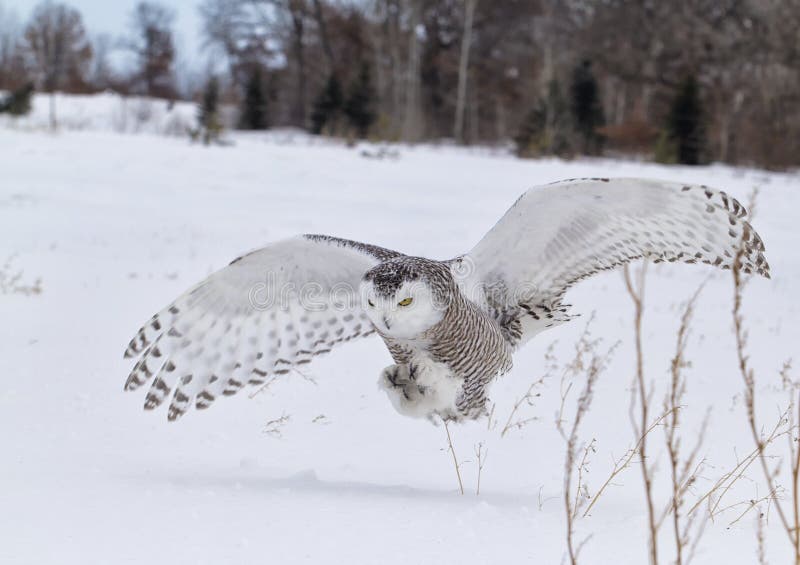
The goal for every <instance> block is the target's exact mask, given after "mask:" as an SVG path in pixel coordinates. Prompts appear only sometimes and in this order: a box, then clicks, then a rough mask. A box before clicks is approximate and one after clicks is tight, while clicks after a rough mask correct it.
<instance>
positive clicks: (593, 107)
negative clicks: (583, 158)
mask: <svg viewBox="0 0 800 565" xmlns="http://www.w3.org/2000/svg"><path fill="white" fill-rule="evenodd" d="M572 118H573V122H574V125H575V131H576V132H577V133H578V134H579V135H580V136H581V137H582V138H583V152H584V153H587V154H597V153H599V152H600V149H601V145H602V137H601V136H600V135H599V134H598V133H597V128H599V127H600V126H602V125H603V123H604V122H605V119H604V117H603V106H602V104H601V101H600V89H599V87H598V85H597V79H595V77H594V72H592V63H591V61H582V62H581V63H580V65H578V66H577V67H576V68H575V71H574V72H573V74H572Z"/></svg>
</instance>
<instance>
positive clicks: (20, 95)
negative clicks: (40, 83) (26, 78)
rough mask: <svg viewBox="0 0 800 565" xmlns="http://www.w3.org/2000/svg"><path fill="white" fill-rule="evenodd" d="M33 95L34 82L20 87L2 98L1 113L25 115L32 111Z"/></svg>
mask: <svg viewBox="0 0 800 565" xmlns="http://www.w3.org/2000/svg"><path fill="white" fill-rule="evenodd" d="M32 96H33V83H30V82H29V83H28V84H26V85H25V86H23V87H21V88H18V89H16V90H14V91H13V92H11V93H10V94H8V95H7V96H6V97H5V98H4V99H3V100H0V113H8V114H11V115H12V116H24V115H25V114H27V113H28V112H30V111H31V97H32Z"/></svg>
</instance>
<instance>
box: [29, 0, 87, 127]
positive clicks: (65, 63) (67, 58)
mask: <svg viewBox="0 0 800 565" xmlns="http://www.w3.org/2000/svg"><path fill="white" fill-rule="evenodd" d="M25 42H26V47H27V51H28V53H29V54H30V59H31V62H32V64H33V70H34V73H35V75H36V79H37V82H38V84H39V88H41V89H42V90H44V91H45V92H49V93H51V96H50V126H51V128H53V129H55V128H56V126H57V123H56V110H55V92H56V91H57V90H62V89H63V90H67V91H81V90H83V89H85V88H86V75H87V70H88V65H89V62H90V61H91V58H92V48H91V45H90V44H89V40H88V38H87V37H86V31H85V30H84V27H83V20H82V18H81V14H80V12H78V11H77V10H75V9H73V8H70V7H69V6H67V5H65V4H56V3H53V2H51V1H49V0H48V1H45V2H43V3H41V4H39V5H38V6H37V7H36V8H35V9H34V11H33V17H32V18H31V21H30V23H29V24H28V25H27V27H26V28H25Z"/></svg>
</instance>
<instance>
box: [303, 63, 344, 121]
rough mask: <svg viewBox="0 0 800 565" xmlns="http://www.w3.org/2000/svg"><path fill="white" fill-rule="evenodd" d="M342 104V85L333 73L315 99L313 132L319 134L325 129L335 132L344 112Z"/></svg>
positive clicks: (312, 119)
mask: <svg viewBox="0 0 800 565" xmlns="http://www.w3.org/2000/svg"><path fill="white" fill-rule="evenodd" d="M342 104H343V97H342V87H341V85H340V84H339V79H338V78H336V75H335V74H333V73H331V75H330V76H329V77H328V81H327V82H326V83H325V88H323V89H322V92H320V93H319V96H317V99H316V100H315V101H314V109H313V111H312V112H311V133H314V134H317V135H319V134H321V133H322V132H323V130H326V131H328V132H329V133H335V132H336V129H337V125H338V122H339V116H340V114H341V112H342Z"/></svg>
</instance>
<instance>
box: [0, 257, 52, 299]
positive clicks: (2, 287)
mask: <svg viewBox="0 0 800 565" xmlns="http://www.w3.org/2000/svg"><path fill="white" fill-rule="evenodd" d="M13 262H14V256H13V255H12V256H11V257H9V258H8V259H6V262H5V263H4V264H3V266H2V267H0V294H22V295H23V296H32V295H35V294H41V293H42V279H40V278H37V279H36V280H35V281H33V283H25V282H22V278H23V276H24V272H23V271H16V270H14V269H13V268H12V263H13Z"/></svg>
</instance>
